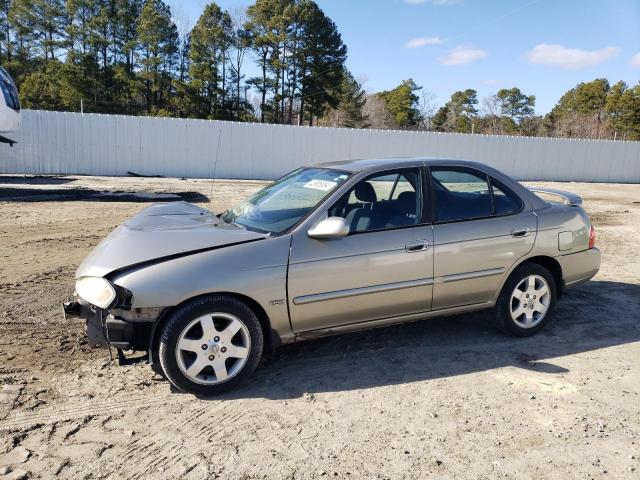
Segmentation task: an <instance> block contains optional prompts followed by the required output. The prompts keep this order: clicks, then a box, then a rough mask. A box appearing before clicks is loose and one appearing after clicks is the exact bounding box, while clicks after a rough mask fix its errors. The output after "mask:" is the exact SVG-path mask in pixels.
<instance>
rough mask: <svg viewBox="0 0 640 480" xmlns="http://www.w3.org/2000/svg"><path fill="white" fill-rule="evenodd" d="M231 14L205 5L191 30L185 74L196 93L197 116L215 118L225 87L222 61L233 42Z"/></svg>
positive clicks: (222, 100)
mask: <svg viewBox="0 0 640 480" xmlns="http://www.w3.org/2000/svg"><path fill="white" fill-rule="evenodd" d="M233 35H234V32H233V26H232V23H231V16H230V15H229V13H227V12H223V11H222V10H221V9H220V7H218V5H216V4H214V3H211V4H209V5H207V6H206V7H205V9H204V12H203V13H202V15H201V16H200V18H199V19H198V22H197V23H196V25H195V27H193V30H192V31H191V36H190V46H189V61H190V67H189V77H190V79H191V87H192V88H193V90H194V91H195V92H196V95H197V102H196V105H197V111H198V113H199V115H198V116H200V117H204V118H217V117H218V116H219V115H218V112H219V110H220V106H221V104H224V101H225V98H226V95H227V89H226V80H227V79H226V78H225V75H223V70H224V64H225V62H226V60H227V57H228V55H229V50H230V48H231V45H232V42H233Z"/></svg>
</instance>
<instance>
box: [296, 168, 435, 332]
mask: <svg viewBox="0 0 640 480" xmlns="http://www.w3.org/2000/svg"><path fill="white" fill-rule="evenodd" d="M422 191H423V189H422V173H421V169H419V168H411V169H401V170H394V171H390V172H384V173H379V174H375V175H373V176H371V177H369V178H367V179H364V180H362V181H360V182H359V183H358V184H356V186H354V187H353V188H352V189H350V190H349V191H348V192H347V193H346V194H345V195H344V196H343V197H342V198H341V199H340V200H338V202H336V204H334V205H333V206H332V207H331V208H329V210H328V211H327V215H328V216H341V217H343V218H345V219H346V220H347V223H348V224H349V225H350V234H349V235H348V236H347V237H342V238H336V239H323V240H317V239H312V238H310V237H309V236H307V234H306V232H297V233H296V234H294V236H293V238H292V243H291V257H290V262H289V276H288V292H289V298H288V301H289V312H290V316H291V324H292V326H293V329H294V331H295V332H304V331H310V330H316V329H323V328H330V327H333V326H339V325H347V324H354V323H361V322H367V321H371V320H378V319H384V318H390V317H398V316H402V315H408V314H414V313H421V312H426V311H428V310H430V308H431V300H432V293H433V292H432V289H433V248H432V244H433V231H432V227H431V225H428V224H426V223H425V221H424V216H423V200H422V197H423V195H422Z"/></svg>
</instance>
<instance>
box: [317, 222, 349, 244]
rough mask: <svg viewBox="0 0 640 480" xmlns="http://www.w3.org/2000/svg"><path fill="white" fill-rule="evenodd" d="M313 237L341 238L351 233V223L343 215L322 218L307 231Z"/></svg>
mask: <svg viewBox="0 0 640 480" xmlns="http://www.w3.org/2000/svg"><path fill="white" fill-rule="evenodd" d="M307 235H309V236H310V237H311V238H317V239H321V238H340V237H346V236H347V235H349V225H348V224H347V222H346V220H345V219H344V218H342V217H329V218H325V219H324V220H322V221H321V222H320V223H318V224H317V225H316V226H315V227H313V228H312V229H311V230H309V231H308V232H307Z"/></svg>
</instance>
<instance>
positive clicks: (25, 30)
mask: <svg viewBox="0 0 640 480" xmlns="http://www.w3.org/2000/svg"><path fill="white" fill-rule="evenodd" d="M166 1H167V0H0V63H1V64H2V65H3V67H5V68H7V70H8V71H9V72H10V73H11V75H12V76H13V78H14V80H15V81H16V84H17V85H18V88H19V90H20V95H21V99H22V103H23V104H24V106H25V107H27V108H40V109H55V110H71V111H79V110H80V108H81V107H80V106H81V105H82V106H83V108H84V111H86V112H105V113H126V114H132V115H138V114H146V115H167V116H179V117H190V118H211V119H233V120H239V121H255V120H260V121H263V122H275V123H289V124H291V123H299V124H302V123H306V124H309V125H313V124H314V123H317V122H320V123H321V124H323V125H335V126H343V127H349V128H353V127H355V128H363V127H368V126H369V125H373V126H374V127H376V128H402V129H433V130H437V131H445V132H463V133H472V132H474V133H490V134H509V135H543V134H546V135H551V136H560V137H582V138H610V139H623V140H640V84H638V85H636V86H628V85H627V84H625V83H624V82H618V83H616V84H613V85H610V84H609V81H608V80H607V79H604V78H599V79H595V80H593V81H591V82H584V83H580V84H578V85H576V86H575V87H574V88H572V89H570V90H569V91H568V92H566V93H565V94H564V95H563V96H562V97H561V98H560V99H559V101H558V103H557V105H556V106H555V107H554V108H553V110H552V111H551V112H550V113H549V114H547V115H545V116H544V117H541V116H535V113H534V108H535V102H536V98H535V96H533V95H526V94H525V93H523V92H522V91H521V90H520V89H518V88H517V87H513V88H508V89H501V90H499V91H498V92H497V93H496V94H495V95H490V96H489V97H486V98H484V99H483V101H482V113H480V112H479V110H480V108H479V102H478V95H477V92H476V91H475V90H473V89H466V90H460V91H456V92H454V93H453V94H452V95H451V98H450V99H449V100H448V101H447V102H446V103H445V104H444V105H442V106H441V107H440V108H439V109H437V110H436V109H435V107H434V106H432V105H430V100H429V95H425V94H424V92H422V87H420V86H418V85H417V84H416V82H414V81H413V80H411V79H409V80H405V81H404V82H402V83H401V84H400V85H398V86H397V87H395V88H393V89H391V90H388V91H384V92H380V93H378V94H372V95H369V96H368V97H367V95H366V93H365V91H364V90H363V88H362V85H360V84H359V83H358V81H356V80H355V79H354V77H353V76H352V75H351V73H350V72H349V71H348V70H347V69H346V67H345V61H346V58H347V47H346V46H345V45H344V42H343V41H342V37H341V35H340V32H339V31H338V29H337V27H336V25H335V23H334V22H333V21H332V20H331V19H330V18H329V17H327V16H326V15H325V13H324V12H323V11H322V9H321V8H320V7H319V6H318V4H317V3H316V2H315V1H314V0H254V1H255V3H253V4H252V5H250V6H249V7H248V8H247V9H246V11H244V12H243V13H236V12H234V14H233V15H232V14H230V13H229V12H227V11H225V10H223V9H221V8H220V7H219V6H218V5H217V4H216V3H213V2H212V3H209V4H208V5H206V6H205V8H204V10H203V12H202V15H201V16H200V18H198V20H197V22H196V23H195V25H194V26H193V29H192V30H191V31H190V32H186V31H183V32H182V33H181V34H179V33H178V29H177V27H176V24H175V23H174V21H173V18H172V14H171V9H170V7H169V6H168V4H167V3H166ZM245 13H246V16H245V15H244V14H245ZM245 57H248V58H250V59H251V60H255V62H256V63H257V66H258V74H257V75H256V76H255V77H253V78H246V75H245V72H244V62H245ZM252 92H254V93H255V92H257V94H258V96H257V98H256V97H255V96H254V95H252Z"/></svg>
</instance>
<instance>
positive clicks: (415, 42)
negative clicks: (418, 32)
mask: <svg viewBox="0 0 640 480" xmlns="http://www.w3.org/2000/svg"><path fill="white" fill-rule="evenodd" d="M443 42H444V40H443V39H442V38H440V37H418V38H412V39H411V40H409V41H408V42H407V44H406V45H405V48H420V47H426V46H427V45H438V44H440V43H443Z"/></svg>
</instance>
